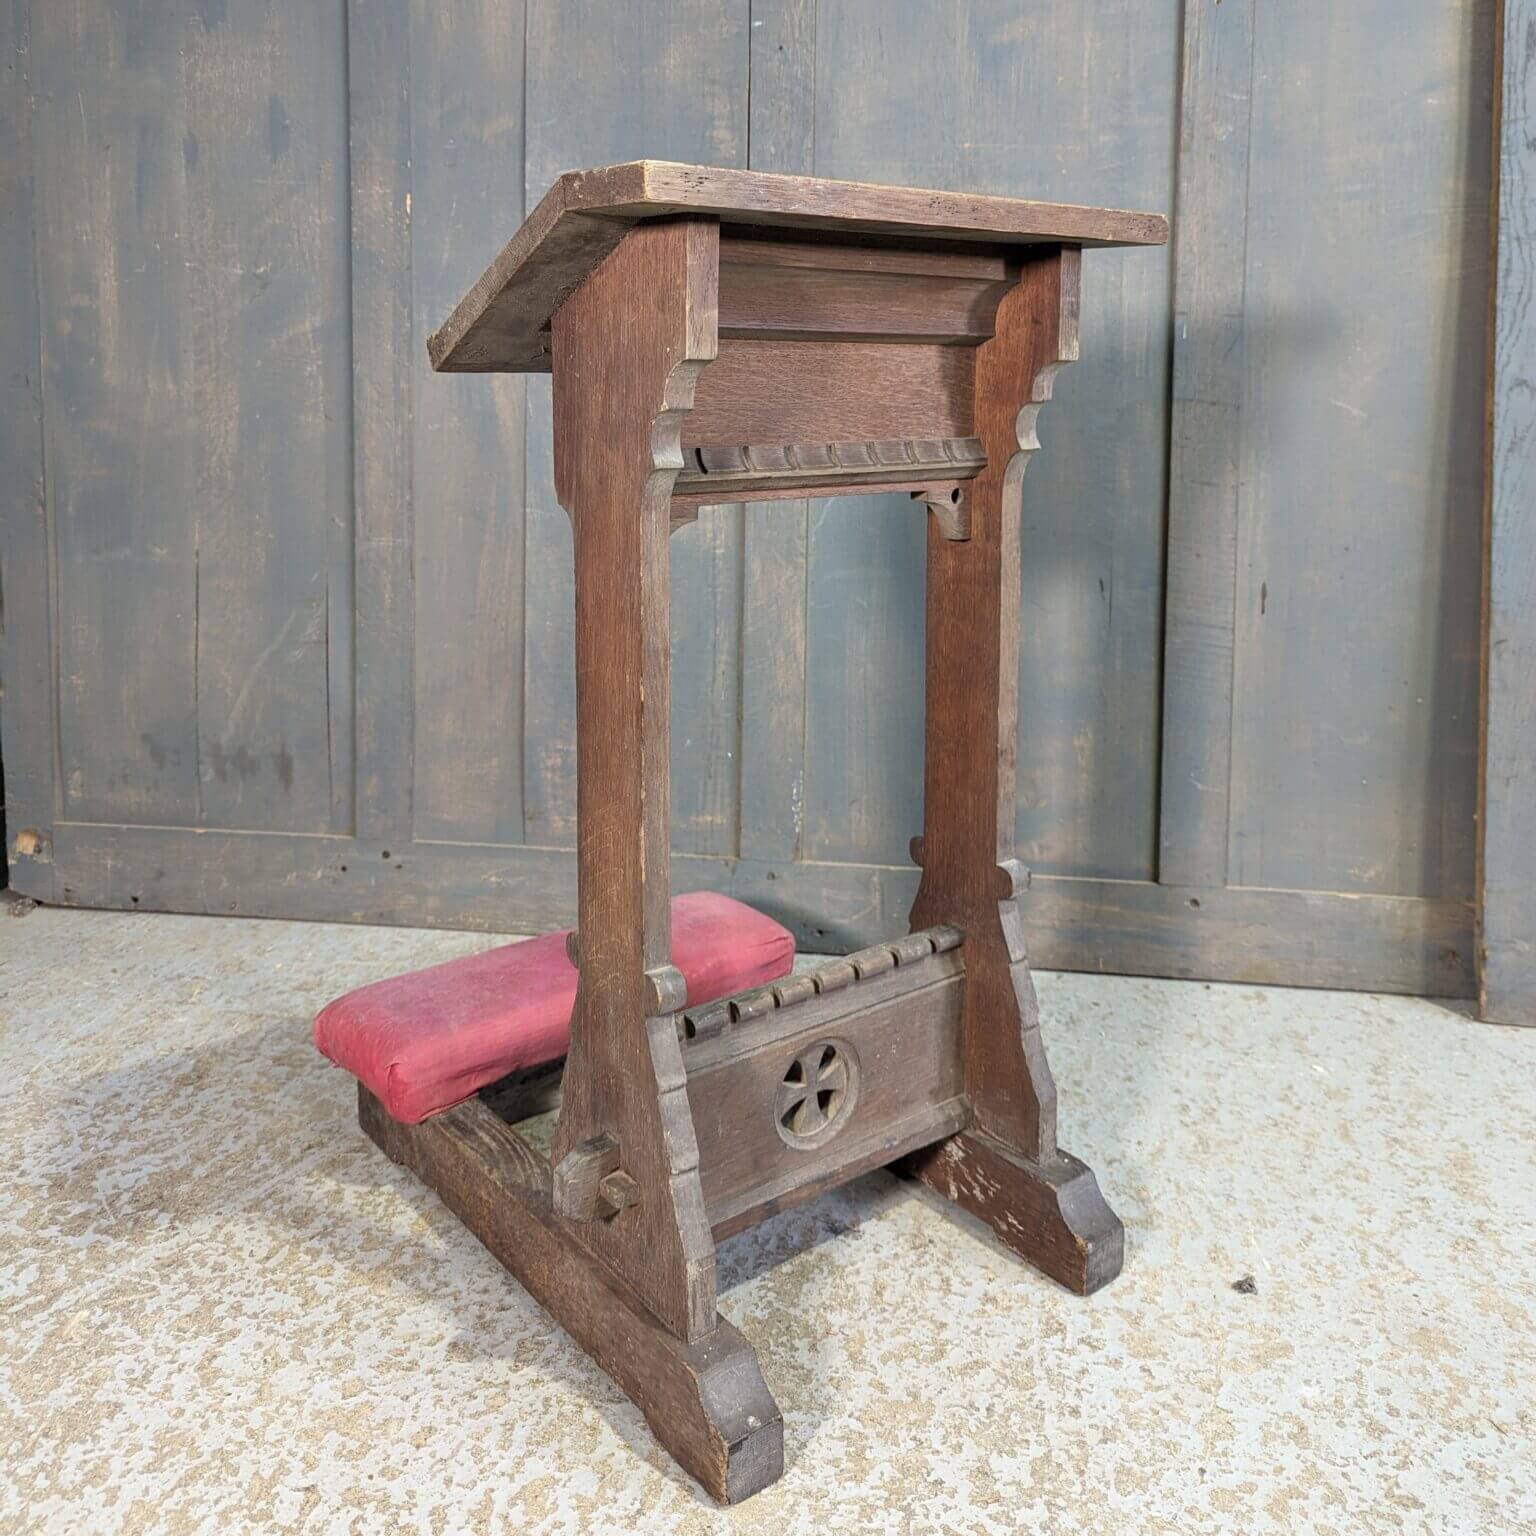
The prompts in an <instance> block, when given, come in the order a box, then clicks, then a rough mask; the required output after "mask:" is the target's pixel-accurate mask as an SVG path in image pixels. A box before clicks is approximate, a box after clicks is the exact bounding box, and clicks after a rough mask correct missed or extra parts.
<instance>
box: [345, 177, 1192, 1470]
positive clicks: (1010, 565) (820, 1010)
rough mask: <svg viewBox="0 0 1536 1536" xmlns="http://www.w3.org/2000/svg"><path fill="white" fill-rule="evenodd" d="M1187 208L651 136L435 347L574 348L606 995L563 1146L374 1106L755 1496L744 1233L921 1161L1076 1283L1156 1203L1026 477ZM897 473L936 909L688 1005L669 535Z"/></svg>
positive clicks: (1106, 1271) (757, 1382) (557, 388)
mask: <svg viewBox="0 0 1536 1536" xmlns="http://www.w3.org/2000/svg"><path fill="white" fill-rule="evenodd" d="M1166 237H1167V227H1166V224H1165V222H1164V220H1163V219H1162V218H1161V217H1159V216H1158V215H1155V214H1148V213H1128V212H1122V211H1118V210H1112V209H1099V208H1081V207H1072V206H1065V205H1061V204H1052V203H1034V202H1023V201H1018V200H1015V199H1011V198H998V197H972V196H966V195H963V194H958V193H950V192H935V191H920V190H915V189H911V188H896V187H878V186H867V185H860V184H854V183H848V182H834V181H823V180H818V179H812V178H805V177H795V176H776V175H765V174H760V173H755V172H748V171H728V170H714V169H707V168H703V167H697V166H684V165H672V164H667V163H660V162H654V161H642V162H638V163H635V164H630V165H619V166H610V167H607V168H605V169H602V170H594V171H584V172H575V173H572V174H570V175H566V176H563V177H561V179H560V180H559V181H558V182H557V183H556V184H555V186H554V188H553V189H552V190H551V191H550V193H549V195H548V196H547V197H545V198H544V200H543V201H542V202H541V203H540V204H539V205H538V207H537V208H536V209H535V210H534V212H533V214H532V215H531V216H530V217H529V218H528V220H527V221H526V222H525V223H524V225H523V227H522V228H521V229H520V230H519V231H518V233H517V234H516V235H515V236H514V237H513V239H512V241H511V243H510V244H509V245H507V247H506V248H505V249H504V250H503V251H502V253H501V255H500V256H498V257H497V258H496V260H495V261H494V262H493V263H492V265H491V266H490V268H489V269H488V270H487V271H486V273H485V275H484V276H483V277H482V278H481V279H480V281H479V282H478V283H476V284H475V286H474V287H473V288H472V289H471V290H470V292H469V294H468V295H467V297H466V298H465V299H464V300H463V301H462V302H461V303H460V304H459V306H458V307H457V308H456V309H455V310H454V312H453V314H452V315H451V316H450V317H449V319H448V320H447V322H446V323H445V324H444V326H443V327H442V329H441V330H440V331H438V332H437V334H436V335H435V336H433V338H432V340H431V342H430V352H431V359H432V363H433V365H434V367H436V368H438V369H442V370H450V371H458V372H532V371H549V372H551V373H552V374H553V391H554V450H555V484H556V489H557V492H558V494H559V498H560V502H561V505H562V506H563V507H564V508H565V509H566V511H567V513H568V514H569V515H570V519H571V525H572V528H573V532H574V548H575V565H576V658H575V660H576V686H577V821H578V828H577V856H578V864H579V870H578V897H577V906H578V917H577V928H576V932H575V934H574V936H573V939H572V946H571V948H572V958H573V959H574V960H575V962H576V964H577V966H578V968H579V971H580V985H579V990H578V993H577V999H576V1007H575V1013H574V1016H573V1018H572V1021H571V1043H570V1051H569V1055H568V1056H567V1058H566V1062H565V1067H564V1073H563V1080H562V1081H561V1097H560V1110H559V1119H558V1123H557V1127H556V1130H555V1134H554V1141H553V1144H552V1147H551V1149H550V1153H549V1155H548V1156H547V1157H546V1156H545V1155H544V1154H543V1153H541V1152H539V1151H537V1150H536V1149H535V1147H534V1146H533V1145H532V1144H531V1143H530V1142H529V1141H528V1140H526V1139H525V1138H524V1137H523V1136H520V1135H519V1134H518V1132H517V1131H516V1130H515V1129H514V1128H513V1123H514V1122H515V1121H516V1120H517V1119H518V1118H519V1117H520V1113H521V1112H522V1111H521V1110H520V1108H519V1105H520V1096H519V1094H518V1093H517V1092H516V1091H508V1090H507V1089H506V1088H505V1087H504V1088H503V1089H502V1090H501V1091H495V1090H487V1091H486V1092H484V1093H482V1094H481V1095H480V1096H479V1097H477V1098H474V1099H471V1100H470V1101H468V1102H467V1103H464V1104H461V1105H459V1106H458V1107H457V1108H454V1109H451V1110H449V1111H447V1112H446V1113H444V1114H441V1115H438V1116H436V1117H435V1118H433V1119H430V1120H428V1121H426V1122H424V1123H423V1124H420V1125H414V1126H411V1125H403V1124H400V1123H398V1122H396V1121H394V1120H392V1119H390V1118H389V1116H388V1115H386V1114H385V1113H384V1111H383V1109H382V1107H381V1106H380V1105H379V1104H378V1103H377V1101H375V1100H374V1099H373V1098H372V1097H371V1096H370V1095H369V1094H368V1092H367V1091H366V1090H363V1091H362V1097H361V1119H362V1123H363V1126H364V1128H365V1129H366V1131H367V1132H368V1134H369V1135H370V1136H371V1137H373V1139H374V1140H375V1141H376V1142H377V1143H378V1144H379V1145H380V1146H381V1147H382V1148H383V1149H384V1151H385V1152H387V1153H388V1154H389V1156H390V1157H392V1158H393V1159H394V1160H395V1161H397V1162H400V1163H403V1164H405V1165H406V1166H408V1167H409V1168H411V1169H413V1170H414V1171H415V1172H416V1173H417V1174H418V1175H419V1176H420V1177H421V1178H422V1179H423V1180H424V1181H425V1182H426V1183H427V1184H428V1185H430V1186H431V1187H432V1188H433V1189H435V1190H436V1191H437V1192H438V1194H439V1195H440V1196H441V1197H442V1198H443V1200H444V1201H446V1203H447V1204H448V1205H449V1207H450V1208H451V1209H452V1210H454V1211H455V1212H456V1213H457V1214H458V1215H459V1216H460V1218H461V1219H462V1220H463V1221H464V1223H465V1225H466V1226H468V1227H469V1229H470V1230H471V1231H472V1232H473V1233H474V1234H475V1235H476V1236H477V1237H478V1238H479V1239H480V1240H481V1241H482V1242H483V1243H484V1244H485V1245H486V1247H487V1248H489V1249H490V1251H491V1252H492V1253H493V1254H494V1255H495V1256H496V1257H497V1258H498V1259H499V1260H500V1261H501V1262H502V1263H503V1264H504V1265H505V1266H506V1267H507V1268H508V1269H509V1270H510V1271H511V1272H512V1273H513V1274H514V1275H515V1276H516V1277H517V1279H518V1280H519V1281H520V1282H521V1283H522V1284H523V1285H524V1286H525V1287H526V1288H527V1290H528V1291H529V1292H530V1293H531V1294H532V1295H533V1296H534V1297H535V1298H536V1299H537V1300H538V1301H539V1302H540V1303H541V1304H542V1305H543V1307H544V1308H545V1309H546V1310H547V1311H548V1312H549V1313H550V1314H551V1315H552V1316H553V1317H554V1318H556V1319H557V1320H558V1321H559V1322H560V1323H561V1324H562V1325H563V1326H564V1327H565V1328H566V1330H567V1331H568V1332H569V1333H570V1334H571V1335H572V1337H574V1338H575V1339H576V1341H577V1342H578V1343H579V1344H580V1345H581V1346H582V1348H583V1349H585V1350H586V1351H587V1352H588V1353H589V1354H590V1355H592V1356H593V1358H594V1359H596V1360H597V1362H598V1363H599V1364H600V1365H601V1366H602V1367H603V1368H604V1369H605V1370H606V1371H608V1372H609V1373H610V1374H611V1375H612V1376H613V1378H614V1380H615V1381H617V1382H618V1383H619V1384H620V1386H622V1387H623V1389H624V1390H625V1392H627V1393H628V1394H629V1396H630V1397H631V1398H633V1400H634V1401H635V1403H636V1404H637V1405H638V1406H639V1407H640V1408H641V1410H642V1411H643V1412H644V1414H645V1417H646V1419H647V1420H648V1422H649V1423H650V1425H651V1427H652V1429H653V1430H654V1432H655V1434H656V1436H657V1438H658V1439H659V1440H660V1442H661V1443H662V1444H663V1445H664V1446H665V1447H666V1448H667V1450H668V1451H670V1452H671V1454H672V1455H673V1456H674V1457H675V1458H676V1459H677V1460H678V1461H679V1462H680V1463H681V1464H682V1466H683V1467H685V1468H686V1469H687V1470H688V1471H689V1472H690V1473H691V1474H692V1475H693V1476H694V1477H695V1478H697V1479H698V1481H699V1482H700V1483H701V1484H703V1486H704V1487H705V1488H706V1489H707V1490H708V1491H709V1492H710V1493H711V1494H713V1495H714V1497H715V1498H717V1499H721V1500H725V1501H736V1500H739V1499H742V1498H745V1497H746V1496H747V1495H749V1494H751V1493H753V1492H755V1491H756V1490H758V1489H760V1488H762V1487H764V1486H766V1485H767V1484H768V1483H771V1482H772V1481H773V1480H774V1479H775V1478H777V1477H778V1476H779V1474H780V1472H781V1471H782V1469H783V1424H782V1420H781V1418H780V1414H779V1409H778V1407H777V1405H776V1404H775V1402H774V1400H773V1397H772V1396H771V1394H770V1393H769V1391H768V1387H767V1385H766V1383H765V1382H764V1380H763V1376H762V1373H761V1371H760V1370H759V1368H758V1362H757V1355H756V1353H755V1351H754V1350H753V1348H752V1346H751V1344H750V1343H748V1341H747V1340H746V1339H745V1338H743V1337H742V1335H741V1334H740V1333H738V1332H737V1330H736V1329H735V1328H733V1327H732V1326H731V1324H730V1323H728V1322H726V1321H725V1319H724V1318H722V1317H721V1316H720V1315H719V1313H718V1311H717V1310H716V1296H715V1244H716V1243H717V1242H718V1241H719V1240H720V1239H722V1238H724V1237H726V1236H727V1235H729V1234H731V1233H733V1232H739V1231H741V1230H742V1229H743V1228H745V1227H747V1226H750V1225H751V1224H752V1223H754V1222H756V1221H760V1220H761V1219H763V1218H764V1217H765V1216H768V1215H770V1214H771V1213H773V1212H775V1211H779V1210H782V1209H783V1208H784V1207H786V1206H788V1205H791V1204H793V1203H795V1202H796V1201H799V1200H804V1199H807V1198H809V1197H811V1196H813V1195H815V1194H816V1193H818V1192H819V1191H821V1190H825V1189H827V1188H830V1187H831V1186H833V1185H835V1184H838V1183H841V1182H843V1181H844V1180H847V1179H851V1178H853V1177H855V1176H857V1175H858V1174H861V1173H864V1172H866V1171H867V1170H869V1169H872V1168H877V1167H880V1166H882V1165H885V1164H889V1163H893V1162H897V1161H898V1160H900V1161H901V1167H902V1168H903V1170H904V1171H906V1172H908V1173H910V1174H911V1175H913V1176H915V1177H916V1178H918V1179H921V1180H922V1181H923V1182H924V1183H926V1184H928V1185H929V1186H931V1187H932V1188H933V1189H935V1190H937V1191H939V1192H940V1193H941V1194H943V1195H944V1196H946V1197H947V1198H948V1199H950V1200H952V1201H954V1202H955V1203H956V1204H958V1205H961V1206H963V1207H964V1208H965V1209H967V1210H968V1211H971V1212H973V1213H974V1214H975V1215H976V1216H978V1217H980V1218H981V1219H982V1220H983V1221H984V1222H986V1223H987V1224H988V1225H989V1226H990V1227H991V1229H992V1230H993V1231H994V1232H995V1233H996V1234H997V1236H998V1237H999V1238H1000V1239H1001V1240H1002V1242H1003V1243H1005V1244H1006V1245H1007V1246H1008V1247H1009V1248H1011V1249H1012V1250H1013V1251H1014V1252H1016V1253H1018V1254H1020V1255H1021V1256H1022V1257H1024V1258H1026V1259H1028V1260H1029V1261H1030V1262H1031V1263H1032V1264H1035V1265H1036V1266H1038V1267H1039V1268H1040V1269H1041V1270H1043V1271H1044V1272H1045V1273H1046V1274H1047V1275H1049V1276H1050V1277H1051V1278H1053V1279H1055V1280H1057V1281H1059V1282H1060V1283H1061V1284H1063V1285H1065V1286H1067V1287H1069V1288H1070V1289H1072V1290H1074V1291H1078V1292H1082V1293H1087V1292H1089V1291H1092V1290H1094V1289H1096V1288H1097V1287H1099V1286H1101V1285H1103V1284H1105V1282H1107V1281H1109V1280H1111V1279H1112V1278H1114V1276H1115V1275H1116V1274H1117V1273H1118V1271H1119V1269H1120V1263H1121V1256H1122V1251H1123V1234H1122V1229H1121V1226H1120V1222H1119V1221H1118V1220H1117V1219H1116V1217H1115V1215H1114V1214H1113V1212H1112V1211H1111V1210H1110V1209H1109V1207H1108V1205H1107V1204H1106V1203H1105V1201H1104V1199H1103V1197H1102V1196H1101V1194H1100V1193H1099V1188H1098V1184H1097V1182H1096V1181H1095V1179H1094V1176H1093V1173H1092V1172H1091V1171H1090V1170H1089V1169H1088V1168H1087V1167H1085V1166H1084V1165H1083V1164H1082V1163H1080V1162H1078V1161H1077V1159H1075V1158H1073V1157H1072V1156H1070V1155H1069V1154H1068V1153H1066V1152H1064V1151H1062V1150H1061V1148H1060V1147H1058V1146H1057V1144H1056V1091H1055V1087H1054V1085H1053V1083H1052V1080H1051V1073H1050V1068H1049V1066H1048V1065H1047V1063H1046V1058H1045V1051H1044V1049H1043V1047H1042V1045H1041V1039H1040V1028H1039V1015H1038V1010H1037V1007H1036V1003H1035V993H1034V987H1033V985H1032V983H1031V980H1030V974H1029V967H1028V964H1027V962H1026V959H1025V953H1024V942H1023V934H1022V926H1021V922H1020V917H1019V911H1018V899H1019V896H1020V894H1021V889H1022V887H1023V886H1024V885H1025V884H1026V883H1027V879H1028V876H1027V875H1026V873H1025V871H1024V870H1023V869H1022V868H1021V866H1020V865H1019V864H1018V863H1017V862H1016V861H1015V859H1014V857H1013V848H1012V844H1013V827H1014V816H1015V809H1014V758H1015V751H1016V746H1015V743H1016V740H1017V735H1018V719H1017V715H1018V702H1017V695H1018V687H1017V670H1018V643H1019V598H1020V548H1019V537H1020V531H1019V522H1020V518H1019V496H1020V478H1021V476H1022V474H1023V471H1024V466H1025V464H1026V462H1027V460H1028V458H1029V456H1030V454H1031V453H1032V452H1033V451H1034V450H1035V448H1036V447H1037V442H1036V438H1035V417H1036V414H1037V412H1038V411H1039V408H1040V406H1041V404H1042V403H1043V402H1044V401H1045V400H1046V399H1048V398H1049V395H1050V390H1051V378H1052V375H1053V374H1054V373H1055V371H1056V369H1057V367H1058V366H1059V365H1060V364H1062V363H1065V362H1070V361H1071V360H1072V359H1073V358H1075V357H1076V356H1077V326H1078V277H1079V270H1080V264H1081V259H1082V250H1083V248H1084V247H1092V246H1105V245H1155V244H1159V243H1161V242H1163V241H1164V240H1165V239H1166ZM876 490H880V491H891V490H901V491H909V492H910V493H911V494H912V495H913V496H914V497H917V498H919V499H920V500H921V501H922V502H923V503H925V504H926V505H927V507H928V509H929V511H930V514H931V515H930V516H929V517H928V518H927V541H928V549H927V677H926V694H925V699H926V712H927V713H926V721H927V723H926V742H925V753H926V761H925V777H924V792H923V826H922V829H921V834H920V835H919V836H917V837H915V838H914V839H913V842H912V857H913V859H914V861H915V862H916V863H917V864H918V865H919V866H920V867H921V878H920V881H919V885H918V892H917V899H916V903H915V904H914V906H913V909H912V915H911V931H910V932H909V933H908V934H907V935H905V936H904V937H899V938H895V939H893V940H892V941H891V942H889V943H885V944H879V945H876V946H875V947H873V948H871V949H866V950H863V951H860V952H859V953H857V954H853V955H849V956H847V957H846V958H843V959H838V960H833V961H831V962H830V963H827V964H824V965H823V966H821V968H820V969H818V970H815V971H812V972H810V973H808V974H801V975H796V976H793V977H790V978H787V979H786V980H784V981H781V982H777V983H774V984H773V985H771V986H765V987H760V988H758V989H756V990H754V991H750V992H746V993H742V994H740V995H738V996H736V997H732V998H729V999H726V1000H725V1001H723V1002H716V1003H711V1004H709V1005H707V1006H704V1007H700V1008H689V1007H687V1006H685V998H684V990H685V989H684V986H683V982H682V978H681V976H680V975H679V973H678V972H677V971H676V970H675V969H674V968H673V966H672V964H671V957H670V948H669V946H670V933H669V921H668V901H669V891H668V843H667V820H668V762H667V756H668V726H669V697H668V687H669V681H668V669H669V650H668V600H669V599H668V538H669V535H670V533H671V531H672V529H674V528H676V527H677V526H678V525H679V524H681V523H685V522H688V521H689V520H691V519H693V518H694V517H696V516H697V514H698V509H699V507H700V506H701V505H708V504H711V503H717V502H743V501H754V500H772V499H775V498H805V497H808V496H815V497H832V496H851V495H860V494H867V493H869V492H871V491H876ZM850 600H852V599H851V596H850ZM752 729H753V722H752V721H750V720H748V721H744V722H743V734H744V739H743V744H742V750H743V751H744V752H750V751H751V750H752V738H751V733H752ZM514 1088H515V1085H514ZM523 1109H524V1110H525V1109H526V1105H523ZM806 1327H807V1328H808V1329H809V1328H814V1327H815V1322H814V1319H811V1318H807V1319H806Z"/></svg>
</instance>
